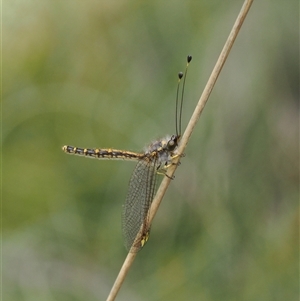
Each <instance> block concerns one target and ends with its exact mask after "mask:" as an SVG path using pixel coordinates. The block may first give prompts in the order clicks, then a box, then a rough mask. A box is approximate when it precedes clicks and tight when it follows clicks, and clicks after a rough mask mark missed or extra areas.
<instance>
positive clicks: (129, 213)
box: [122, 160, 157, 252]
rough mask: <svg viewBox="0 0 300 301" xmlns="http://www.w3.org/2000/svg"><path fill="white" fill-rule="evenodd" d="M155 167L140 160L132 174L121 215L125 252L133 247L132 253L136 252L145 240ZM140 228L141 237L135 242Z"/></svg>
mask: <svg viewBox="0 0 300 301" xmlns="http://www.w3.org/2000/svg"><path fill="white" fill-rule="evenodd" d="M156 167H157V164H156V161H149V162H148V161H144V160H141V161H139V162H138V164H137V165H136V167H135V169H134V171H133V173H132V176H131V179H130V182H129V189H128V193H127V197H126V201H125V204H124V206H123V214H122V230H123V237H124V243H125V247H126V249H127V250H130V248H131V247H134V252H137V251H139V250H140V249H141V247H142V246H143V244H144V243H145V242H146V240H147V236H148V234H149V230H150V225H149V223H148V215H149V208H150V206H151V203H152V200H153V197H154V191H155V183H156V174H157V173H156ZM141 227H143V230H142V233H141V236H140V237H139V239H138V240H136V241H135V238H136V236H137V234H138V233H139V231H140V229H141ZM142 240H144V241H142ZM134 241H135V244H134V246H133V243H134Z"/></svg>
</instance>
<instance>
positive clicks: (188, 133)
mask: <svg viewBox="0 0 300 301" xmlns="http://www.w3.org/2000/svg"><path fill="white" fill-rule="evenodd" d="M252 2H253V0H245V2H244V4H243V6H242V8H241V11H240V13H239V15H238V17H237V19H236V21H235V23H234V25H233V27H232V30H231V32H230V34H229V36H228V38H227V41H226V43H225V45H224V47H223V49H222V51H221V54H220V56H219V58H218V60H217V62H216V64H215V67H214V69H213V71H212V73H211V75H210V77H209V79H208V81H207V84H206V86H205V88H204V90H203V93H202V95H201V97H200V99H199V101H198V104H197V106H196V108H195V110H194V113H193V115H192V117H191V119H190V121H189V123H188V125H187V128H186V130H185V132H184V134H183V136H182V138H181V141H180V144H179V147H178V153H179V154H182V153H183V152H184V150H185V148H186V145H187V143H188V140H189V138H190V136H191V134H192V132H193V129H194V127H195V126H196V123H197V121H198V119H199V117H200V115H201V113H202V111H203V109H204V106H205V104H206V102H207V100H208V97H209V95H210V93H211V91H212V89H213V87H214V85H215V83H216V81H217V78H218V76H219V74H220V72H221V70H222V67H223V65H224V63H225V61H226V59H227V57H228V55H229V52H230V50H231V48H232V45H233V43H234V41H235V39H236V37H237V35H238V33H239V30H240V28H241V26H242V24H243V22H244V20H245V18H246V16H247V13H248V11H249V9H250V7H251V4H252ZM179 160H180V157H177V158H176V159H174V163H176V162H178V161H179ZM176 168H177V166H176V165H172V166H171V167H170V168H169V169H168V175H169V176H172V175H173V174H174V172H175V170H176ZM170 182H171V180H170V179H169V178H168V177H164V179H163V180H162V182H161V185H160V187H159V188H158V191H157V193H156V196H155V198H154V200H153V202H152V205H151V208H150V209H149V210H150V221H149V222H150V223H151V222H152V220H153V218H154V216H155V214H156V212H157V210H158V207H159V205H160V203H161V201H162V198H163V196H164V194H165V192H166V190H167V188H168V186H169V184H170ZM138 235H140V233H138ZM136 255H137V253H134V252H129V253H128V255H127V257H126V259H125V261H124V263H123V266H122V268H121V270H120V272H119V274H118V276H117V278H116V281H115V283H114V285H113V287H112V289H111V291H110V293H109V296H108V297H107V299H106V300H107V301H113V300H115V298H116V296H117V294H118V292H119V290H120V288H121V285H122V283H123V282H124V279H125V277H126V275H127V273H128V271H129V269H130V267H131V265H132V263H133V261H134V258H135V256H136Z"/></svg>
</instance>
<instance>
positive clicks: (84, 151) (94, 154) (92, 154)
mask: <svg viewBox="0 0 300 301" xmlns="http://www.w3.org/2000/svg"><path fill="white" fill-rule="evenodd" d="M62 150H63V151H64V152H65V153H67V154H73V155H78V156H84V157H88V158H96V159H115V160H133V161H137V160H141V159H143V158H144V157H145V155H144V154H140V153H134V152H129V151H124V150H119V149H112V148H81V147H75V146H70V145H65V146H63V147H62Z"/></svg>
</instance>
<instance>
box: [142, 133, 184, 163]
mask: <svg viewBox="0 0 300 301" xmlns="http://www.w3.org/2000/svg"><path fill="white" fill-rule="evenodd" d="M179 138H180V137H179V136H176V135H172V136H169V135H168V136H166V137H165V138H162V139H158V140H156V141H153V142H152V143H151V144H150V145H148V146H147V147H146V148H145V155H146V156H147V157H149V158H150V157H151V158H153V159H154V158H155V160H157V164H159V165H169V163H171V161H172V158H173V157H174V155H175V154H176V149H177V147H178V142H179Z"/></svg>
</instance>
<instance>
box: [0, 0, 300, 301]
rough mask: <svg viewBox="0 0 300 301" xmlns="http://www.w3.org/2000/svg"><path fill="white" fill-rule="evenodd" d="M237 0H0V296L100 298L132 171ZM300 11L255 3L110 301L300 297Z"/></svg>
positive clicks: (197, 86)
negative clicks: (98, 152)
mask: <svg viewBox="0 0 300 301" xmlns="http://www.w3.org/2000/svg"><path fill="white" fill-rule="evenodd" d="M242 2H243V1H237V0H235V1H215V0H210V1H207V0H204V1H175V0H174V1H134V0H132V1H130V0H124V1H91V0H86V1H67V0H66V1H47V0H39V1H4V3H3V69H2V75H3V79H2V80H3V91H2V101H3V104H2V107H3V115H2V116H3V132H2V134H3V135H2V141H3V165H2V174H3V194H2V196H3V203H2V207H3V240H2V243H3V266H2V270H3V300H6V301H12V300H14V301H16V300H39V301H40V300H47V301H50V300H51V301H52V300H53V301H54V300H55V301H57V300H63V301H64V300H68V301H71V300H72V301H73V300H74V301H75V300H76V301H77V300H84V301H92V300H93V301H94V300H105V298H106V296H107V294H108V292H109V290H110V288H111V286H112V284H113V281H114V279H115V277H116V275H117V273H118V271H119V268H120V267H121V264H122V262H123V260H124V258H125V256H126V251H125V248H124V247H123V244H122V236H121V227H120V224H121V210H122V203H123V201H124V199H125V196H126V191H127V185H128V181H129V178H130V174H131V171H132V170H133V168H134V164H133V163H130V162H123V161H97V160H89V159H84V158H79V157H76V156H73V157H72V156H67V155H65V154H64V153H63V152H62V150H61V147H62V146H63V145H65V144H70V145H76V146H83V147H115V148H119V149H128V150H133V151H134V150H135V151H140V150H142V148H143V146H144V145H146V144H147V143H149V142H151V140H153V139H156V138H158V137H161V136H164V135H165V134H172V133H174V130H175V129H174V122H175V121H174V110H175V108H174V99H175V91H176V83H177V72H178V71H180V70H182V69H184V66H185V60H186V55H187V54H192V55H193V61H192V63H191V66H190V70H189V74H188V79H187V84H186V94H185V95H186V98H185V103H184V113H183V123H184V124H183V128H184V126H185V124H186V123H187V121H188V119H189V116H190V115H191V113H192V111H193V108H194V106H195V104H196V103H197V100H198V98H199V96H200V94H201V92H202V89H203V87H204V85H205V83H206V81H207V79H208V76H209V75H210V72H211V70H212V68H213V66H214V64H215V61H216V59H217V57H218V55H219V53H220V51H221V49H222V47H223V44H224V42H225V40H226V38H227V35H228V33H229V31H230V29H231V27H232V25H233V22H234V20H235V18H236V16H237V14H238V12H239V10H240V7H241V5H242ZM298 5H299V3H298V1H289V2H288V3H287V2H286V1H279V0H275V1H254V4H253V6H252V8H251V10H250V13H249V15H248V17H247V19H246V21H245V24H244V26H243V28H242V30H241V32H240V34H239V37H238V39H237V41H236V44H235V45H234V47H233V49H232V52H231V54H230V56H229V59H228V61H227V63H226V65H225V66H224V69H223V71H222V73H221V76H220V77H219V79H218V82H217V85H216V87H215V89H214V91H213V93H212V95H211V97H210V100H209V102H208V104H207V106H206V108H205V110H204V112H203V114H202V116H201V118H200V120H199V123H198V125H197V128H196V129H195V131H194V133H193V136H192V137H191V140H190V143H189V145H188V147H187V149H186V156H185V157H184V158H183V159H182V164H181V166H180V167H179V168H178V169H177V172H176V178H175V180H174V181H173V182H172V183H171V186H170V188H169V190H168V193H167V195H166V197H165V199H164V201H163V204H162V206H161V208H160V210H159V213H158V215H157V216H156V218H155V220H154V224H153V227H152V232H151V237H150V240H149V242H148V243H147V245H146V246H145V248H144V249H143V250H142V251H141V252H140V253H139V254H138V256H137V259H136V261H135V263H134V265H133V267H132V269H131V271H130V273H129V275H128V277H127V279H126V281H125V283H124V286H123V287H122V290H121V291H120V294H119V296H118V300H151V301H155V300H157V301H158V300H173V301H176V300H201V301H213V300H223V301H225V300H245V301H246V300H247V301H248V300H249V301H252V300H253V301H254V300H264V301H271V300H272V301H274V300H278V301H281V300H297V299H298V298H297V297H298V284H299V279H298V277H299V274H298V267H299V262H298V258H299V257H298V252H299V249H298V218H299V216H298V212H299V210H298V209H299V205H298V196H299V195H298V193H299V191H298V188H299V187H298V184H299V178H298V177H299V174H298V168H299V158H298V156H299V153H298V151H299V150H298V130H299V127H298V101H299V95H298V92H299V90H298V89H299V87H298V84H299V64H298V63H299V62H298V48H297V47H298V45H299V43H298V42H297V39H298V35H297V33H298V32H297V29H298V26H297V25H298V15H297V13H298Z"/></svg>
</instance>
